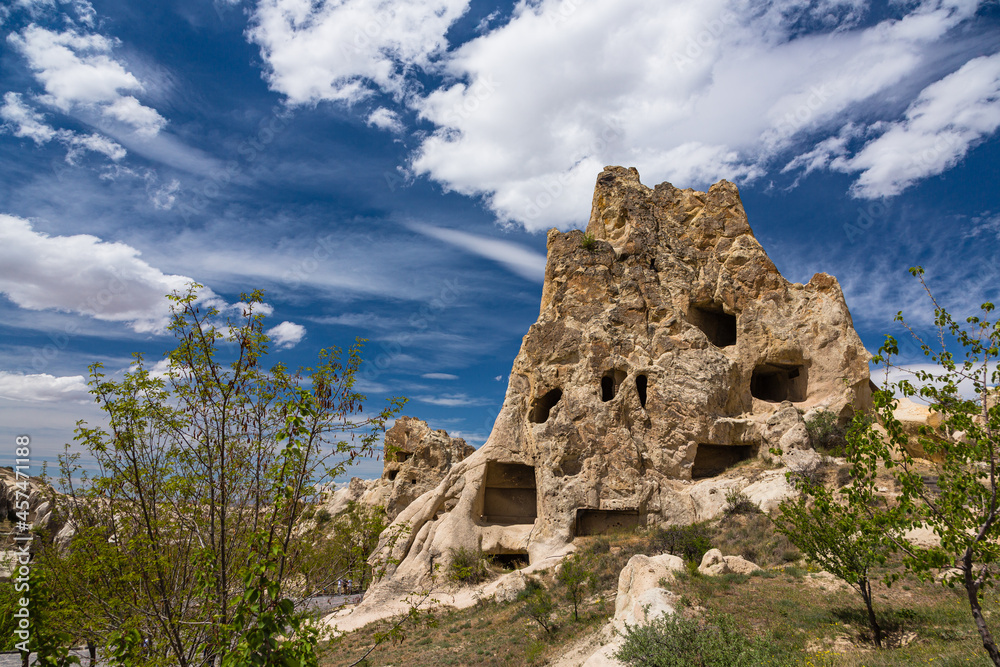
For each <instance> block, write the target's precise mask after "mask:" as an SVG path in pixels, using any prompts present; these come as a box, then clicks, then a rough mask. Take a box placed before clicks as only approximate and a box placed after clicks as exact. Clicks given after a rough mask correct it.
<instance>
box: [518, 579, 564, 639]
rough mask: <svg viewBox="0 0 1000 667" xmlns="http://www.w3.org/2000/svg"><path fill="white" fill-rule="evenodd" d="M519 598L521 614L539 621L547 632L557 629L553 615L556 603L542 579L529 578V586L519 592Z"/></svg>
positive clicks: (536, 621)
mask: <svg viewBox="0 0 1000 667" xmlns="http://www.w3.org/2000/svg"><path fill="white" fill-rule="evenodd" d="M517 599H518V600H519V601H520V602H521V609H520V612H519V615H520V616H522V617H526V618H530V619H531V620H533V621H534V622H535V623H538V625H539V626H541V628H542V630H544V631H545V634H551V633H552V632H553V631H555V629H556V626H555V624H554V623H553V622H552V620H551V617H552V612H553V611H555V608H556V605H555V603H554V602H553V601H552V595H551V594H550V593H549V591H548V590H547V589H546V588H545V586H544V585H543V584H542V583H541V582H540V581H538V580H537V579H528V581H527V586H526V587H525V589H524V590H523V591H521V592H520V593H518V596H517Z"/></svg>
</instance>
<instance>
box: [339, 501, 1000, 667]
mask: <svg viewBox="0 0 1000 667" xmlns="http://www.w3.org/2000/svg"><path fill="white" fill-rule="evenodd" d="M699 530H700V531H701V532H702V534H706V535H708V536H709V539H710V541H711V543H712V546H716V547H719V548H721V549H722V551H723V553H725V554H726V555H731V554H740V555H744V556H746V557H748V558H750V559H751V560H754V561H755V562H757V563H759V564H761V565H762V566H764V567H766V568H767V570H766V572H764V573H763V574H761V575H756V576H751V577H743V576H737V575H727V576H724V577H718V578H711V577H703V576H698V575H697V574H696V573H682V574H681V575H680V576H678V578H677V581H676V582H674V583H673V584H672V585H671V586H670V589H671V590H672V591H673V592H674V593H676V594H677V595H679V596H681V597H680V600H681V603H680V605H679V613H682V614H685V615H689V616H692V617H700V616H701V615H702V614H703V613H704V611H705V610H713V611H719V612H723V613H726V614H729V615H731V616H733V617H734V618H735V619H737V621H738V622H739V624H740V627H741V628H743V629H744V631H745V632H746V633H747V634H753V635H764V634H767V635H769V636H770V638H771V639H770V641H772V642H773V643H774V644H775V645H776V646H777V647H778V648H779V649H780V651H781V653H783V654H784V655H786V656H787V659H788V660H787V664H792V665H816V666H819V665H823V666H827V665H829V666H831V667H832V666H845V667H846V666H849V667H860V666H865V667H882V666H888V665H917V664H920V665H935V666H937V665H990V664H991V663H990V662H989V660H988V659H987V658H986V655H985V652H984V651H983V650H982V646H981V644H980V642H979V638H978V635H977V634H976V632H975V627H974V625H973V622H972V617H971V615H970V613H969V609H968V603H967V601H966V599H965V598H964V597H963V594H964V591H961V590H959V589H948V588H945V587H943V586H941V585H940V584H935V583H933V582H920V581H916V580H914V579H903V580H901V581H898V582H896V583H895V584H893V586H892V587H891V588H887V587H885V586H884V585H882V584H881V583H879V584H877V585H876V604H877V606H876V612H877V613H878V614H879V617H880V620H881V622H882V624H883V628H884V629H885V630H887V631H888V635H889V638H888V643H889V646H890V648H888V649H887V650H884V651H881V652H876V651H875V650H874V648H873V646H872V644H871V638H870V635H869V633H868V631H867V623H866V616H865V614H864V607H863V605H862V602H861V598H860V597H859V596H858V594H857V593H856V592H854V591H853V590H852V589H849V588H847V587H846V586H845V585H844V584H843V583H842V582H839V581H838V580H836V579H832V578H830V577H829V575H826V576H825V577H824V576H823V575H819V574H817V573H814V572H810V571H809V570H810V568H809V567H807V566H806V565H805V564H804V563H803V562H801V561H798V560H797V559H798V556H799V554H798V553H797V552H796V550H795V549H794V547H793V546H792V545H791V544H789V543H788V542H787V540H785V538H784V537H782V536H780V535H777V534H775V533H774V531H773V529H772V527H771V524H770V521H769V520H768V519H767V517H765V516H763V515H759V514H758V515H736V516H731V517H728V518H726V517H724V518H722V519H720V520H718V521H716V522H713V523H711V524H707V525H705V526H700V527H699ZM578 544H579V546H580V554H581V556H582V557H583V558H584V559H585V562H586V564H587V567H588V568H589V569H590V570H591V571H592V572H594V573H595V574H596V575H597V585H596V587H595V589H594V590H592V591H589V592H588V596H587V601H586V604H585V605H584V607H583V609H582V610H581V619H580V621H577V622H574V621H573V620H572V607H571V606H570V604H569V603H568V602H567V601H565V600H564V599H562V597H561V594H560V591H559V589H558V586H557V584H555V582H554V581H553V579H552V577H551V576H549V577H546V578H544V583H545V584H546V586H548V587H549V588H550V590H552V591H553V594H554V595H555V596H556V599H557V600H558V603H557V611H556V612H555V615H554V618H557V626H558V627H557V629H556V630H555V632H553V633H552V634H551V635H547V634H546V633H544V632H543V631H542V629H541V628H540V627H539V626H538V625H537V624H536V623H534V622H533V621H531V620H530V619H527V618H523V617H521V616H520V615H519V613H518V612H519V609H520V603H517V602H513V603H507V604H495V603H492V602H490V603H483V604H480V605H479V606H477V607H473V608H470V609H465V610H461V611H455V610H439V611H437V612H435V617H436V621H437V625H436V627H426V626H421V627H412V626H411V627H409V628H408V629H407V636H406V639H405V640H404V641H403V642H402V643H398V644H391V645H390V644H385V645H382V646H379V647H378V648H377V649H376V650H375V651H374V652H373V653H372V654H371V656H370V657H369V660H368V662H367V663H366V664H368V665H372V666H374V665H379V666H388V665H393V666H394V667H423V666H425V665H426V666H436V665H477V666H479V665H483V666H487V665H510V666H520V665H545V664H550V663H551V662H552V661H554V660H555V659H557V658H558V657H559V656H561V655H564V654H565V653H566V652H567V650H568V648H569V647H570V646H571V645H572V644H574V643H575V642H577V641H579V640H580V639H581V638H582V637H584V636H585V635H587V634H589V633H593V632H594V631H596V630H597V629H598V628H600V627H601V626H603V624H604V623H605V622H606V621H607V620H608V618H609V617H610V616H611V615H612V614H613V613H614V598H615V592H616V587H617V581H618V574H619V572H620V571H621V569H622V568H623V567H624V565H625V563H626V562H627V561H628V559H629V558H630V557H631V556H632V555H633V554H636V553H645V554H650V555H653V554H656V553H663V550H664V549H663V547H664V540H663V534H662V531H661V532H659V533H658V532H657V531H655V530H654V531H644V532H638V533H626V534H619V535H613V536H606V537H590V538H579V539H578ZM986 609H987V614H988V618H990V617H992V618H997V619H1000V614H997V613H996V612H997V610H998V604H997V598H996V595H995V594H993V592H992V591H990V592H989V595H988V597H987V601H986ZM389 625H390V623H389V622H384V623H381V624H373V625H372V626H368V627H366V628H363V629H361V630H359V631H357V632H355V633H352V634H351V635H348V636H347V637H345V638H343V639H342V640H341V641H339V642H337V643H336V644H334V645H332V646H329V647H328V648H327V649H326V651H325V652H324V653H323V656H322V658H321V665H323V666H324V667H334V666H336V667H347V666H348V665H351V664H352V663H354V662H355V661H356V660H357V659H358V657H359V656H361V655H363V654H364V652H365V651H366V650H367V648H368V647H369V646H371V644H372V642H373V637H374V635H375V633H376V632H378V631H379V630H384V629H385V628H386V627H388V626H389ZM994 631H995V632H1000V625H998V626H997V627H996V628H995V630H994ZM363 664H365V663H363Z"/></svg>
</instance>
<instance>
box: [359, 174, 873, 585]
mask: <svg viewBox="0 0 1000 667" xmlns="http://www.w3.org/2000/svg"><path fill="white" fill-rule="evenodd" d="M587 232H588V233H589V234H591V235H592V236H593V237H594V238H595V239H596V240H595V241H594V243H593V244H592V247H590V248H587V247H585V244H584V235H583V233H582V232H580V231H570V232H568V233H563V232H559V231H558V230H554V229H553V230H551V231H550V232H549V234H548V262H547V266H546V270H545V280H544V284H543V288H542V299H541V308H540V313H539V316H538V320H537V321H536V322H535V324H533V325H532V326H531V327H530V329H529V330H528V332H527V334H526V335H525V337H524V340H523V342H522V345H521V350H520V352H519V353H518V355H517V358H516V359H515V360H514V364H513V368H512V369H511V373H510V380H509V384H508V387H507V394H506V397H505V399H504V404H503V407H502V408H501V410H500V413H499V415H498V416H497V418H496V421H495V423H494V426H493V431H492V433H491V434H490V437H489V439H488V440H487V442H486V443H485V444H484V445H483V446H482V447H481V448H480V449H479V450H478V451H476V452H475V453H474V454H472V455H471V456H469V457H468V458H466V459H464V460H463V461H460V462H458V463H456V464H455V465H454V466H453V467H452V468H451V470H450V472H448V473H447V474H446V475H445V476H444V477H443V479H442V480H441V481H440V483H439V484H437V485H436V487H435V488H433V489H432V490H430V491H428V492H427V493H425V494H423V495H422V496H420V497H419V498H418V499H417V500H415V501H414V502H412V503H410V504H409V505H408V506H407V507H406V508H405V509H403V510H402V511H401V512H400V513H399V515H398V516H397V518H396V523H397V527H398V525H402V524H403V523H405V524H406V525H407V526H408V527H409V530H410V533H409V535H408V537H407V538H406V539H402V540H399V541H397V542H396V543H395V545H394V546H393V548H392V549H391V553H390V550H389V548H388V544H389V542H388V541H386V543H385V544H386V545H387V546H386V548H385V549H383V550H381V551H379V552H376V554H375V556H373V558H376V559H388V560H390V562H395V563H398V566H396V567H395V569H394V571H393V572H392V576H391V583H387V584H386V585H397V584H402V583H404V582H408V585H409V586H410V587H412V586H413V585H415V584H417V583H419V582H422V581H425V580H427V579H428V578H429V577H430V576H431V573H432V572H433V570H434V567H435V565H439V564H440V565H444V566H446V565H447V564H448V562H449V561H450V558H451V555H450V554H451V551H452V550H453V549H456V548H458V547H466V548H473V549H475V548H483V549H485V550H487V551H490V552H492V553H519V554H527V555H528V556H529V558H530V561H531V562H532V563H534V562H537V561H539V560H540V559H543V558H545V557H546V556H548V555H550V554H553V553H556V552H558V551H559V550H561V549H563V548H565V546H566V545H567V544H569V543H570V542H571V541H572V540H573V538H574V537H575V536H577V535H581V534H594V533H600V532H603V531H606V530H609V529H613V528H615V527H627V526H630V525H636V524H640V525H649V524H682V523H689V522H690V521H691V520H692V519H693V518H694V517H699V518H707V515H709V514H711V513H712V512H714V511H716V509H717V508H718V507H720V505H719V504H718V503H715V502H714V500H713V502H712V509H711V510H709V509H706V508H705V507H704V506H703V505H701V501H702V500H703V499H704V498H705V497H706V496H705V495H703V494H700V493H698V492H696V493H692V490H693V489H695V488H697V486H698V482H699V481H700V480H704V479H709V478H713V477H718V476H719V475H720V474H721V473H723V471H725V470H726V469H727V468H729V467H730V466H732V465H733V464H734V463H736V462H738V461H740V460H742V459H746V458H754V457H757V456H759V455H761V453H764V454H766V453H767V452H768V451H769V449H771V448H778V449H780V450H781V451H782V452H783V453H782V458H783V459H785V458H788V457H792V458H795V457H806V458H808V457H809V456H810V451H809V449H808V435H807V433H806V432H805V430H804V424H803V423H802V419H801V416H800V415H799V410H803V411H807V410H809V409H811V408H813V407H817V406H822V407H824V408H825V409H828V410H831V411H833V412H835V413H836V414H837V415H838V416H839V417H840V418H841V419H845V418H847V417H849V416H850V415H851V414H852V413H853V412H854V411H855V410H858V409H868V408H869V407H870V400H871V394H870V385H869V382H870V380H869V371H868V359H869V354H868V353H867V352H866V351H865V349H864V347H863V345H862V343H861V340H860V339H859V338H858V335H857V333H856V332H855V331H854V328H853V325H852V322H851V316H850V313H849V312H848V310H847V306H846V304H845V303H844V297H843V293H842V292H841V289H840V285H839V284H838V283H837V281H836V279H835V278H833V277H832V276H829V275H826V274H822V273H818V274H816V275H815V276H813V278H812V279H811V280H810V281H809V282H808V283H807V284H805V285H802V284H797V283H796V284H792V283H789V282H788V281H787V280H785V278H783V277H782V276H781V274H780V273H779V272H778V270H777V269H776V268H775V266H774V264H773V263H772V262H771V260H770V259H769V258H768V256H767V254H766V253H765V252H764V250H763V248H762V247H761V246H760V244H759V243H758V242H757V240H756V239H755V238H754V236H753V232H752V231H751V229H750V225H749V223H748V222H747V217H746V213H745V212H744V210H743V206H742V203H741V202H740V198H739V192H738V190H737V188H736V186H734V185H733V184H732V183H729V182H726V181H720V182H719V183H717V184H715V185H713V186H712V187H711V188H710V189H709V191H708V192H696V191H694V190H690V189H688V190H681V189H678V188H675V187H673V186H672V185H670V184H669V183H662V184H660V185H657V186H656V187H655V188H648V187H646V186H645V185H643V184H642V183H640V181H639V174H638V172H636V170H635V169H624V168H622V167H608V168H607V169H605V170H604V172H603V173H602V174H601V175H600V176H599V177H598V179H597V185H596V188H595V193H594V199H593V207H592V212H591V217H590V222H589V224H588V226H587ZM786 401H787V402H788V403H787V404H786ZM797 460H798V459H796V461H797ZM806 463H807V462H802V461H799V462H798V463H796V465H805V464H806ZM779 476H781V475H780V471H777V474H776V475H775V476H774V479H773V480H771V481H769V482H768V485H769V489H768V490H767V491H766V492H765V491H763V490H761V493H762V494H764V495H769V496H771V497H776V496H777V495H779V493H778V492H777V491H775V489H774V488H773V487H775V486H779V485H780V483H779V482H778V481H777V479H778V477H779ZM692 480H694V483H692ZM782 493H783V491H782ZM709 495H711V494H709ZM722 499H723V500H722V502H723V503H724V494H723V496H722ZM390 530H392V528H390ZM379 585H383V584H379Z"/></svg>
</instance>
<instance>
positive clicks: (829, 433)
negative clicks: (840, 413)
mask: <svg viewBox="0 0 1000 667" xmlns="http://www.w3.org/2000/svg"><path fill="white" fill-rule="evenodd" d="M806 430H807V431H809V441H810V442H811V443H812V446H813V448H814V449H818V450H820V451H822V452H824V453H826V454H829V455H830V456H843V455H844V453H845V446H846V445H847V440H846V438H845V436H846V432H845V431H844V427H842V426H841V425H840V424H839V423H838V422H837V415H835V414H833V413H832V412H830V411H829V410H817V411H816V412H814V413H813V415H812V416H811V417H810V418H809V419H807V420H806Z"/></svg>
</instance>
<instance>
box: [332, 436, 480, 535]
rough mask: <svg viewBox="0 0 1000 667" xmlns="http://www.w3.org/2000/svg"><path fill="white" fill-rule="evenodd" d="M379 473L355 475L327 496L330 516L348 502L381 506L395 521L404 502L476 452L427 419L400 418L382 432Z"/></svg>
mask: <svg viewBox="0 0 1000 667" xmlns="http://www.w3.org/2000/svg"><path fill="white" fill-rule="evenodd" d="M384 451H385V456H384V462H383V464H382V476H381V477H380V478H378V479H372V480H365V479H360V478H358V477H354V478H352V479H351V481H350V482H349V483H348V484H347V485H346V486H341V487H339V488H337V489H336V490H335V491H333V493H331V494H329V495H328V496H327V500H326V502H325V503H324V506H325V508H326V510H327V511H329V512H330V514H332V515H337V514H339V513H340V512H343V511H344V510H345V509H347V503H348V502H357V503H362V504H364V505H368V506H370V507H384V508H385V513H386V515H387V516H388V517H389V520H390V521H392V520H394V519H395V518H396V517H397V516H399V513H400V512H402V511H403V510H404V509H406V507H407V505H409V504H410V503H412V502H413V501H414V500H416V499H417V498H419V497H420V496H421V495H423V494H424V493H426V492H427V491H430V490H431V489H433V488H435V487H436V486H437V485H438V484H440V483H441V480H442V479H444V477H445V475H447V474H448V472H449V471H450V470H451V468H452V466H453V465H455V464H456V463H458V462H459V461H462V460H464V459H465V458H466V457H468V456H469V455H470V454H472V453H473V452H475V451H476V449H475V447H473V446H471V445H469V444H467V443H466V442H465V440H463V439H462V438H452V437H451V436H449V435H448V433H447V432H446V431H444V430H440V429H439V430H436V431H435V430H433V429H431V427H430V426H428V425H427V422H425V421H423V420H421V419H416V418H414V417H400V418H399V419H397V420H396V423H395V424H394V425H393V426H392V428H390V429H389V430H388V431H386V434H385V446H384Z"/></svg>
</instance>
